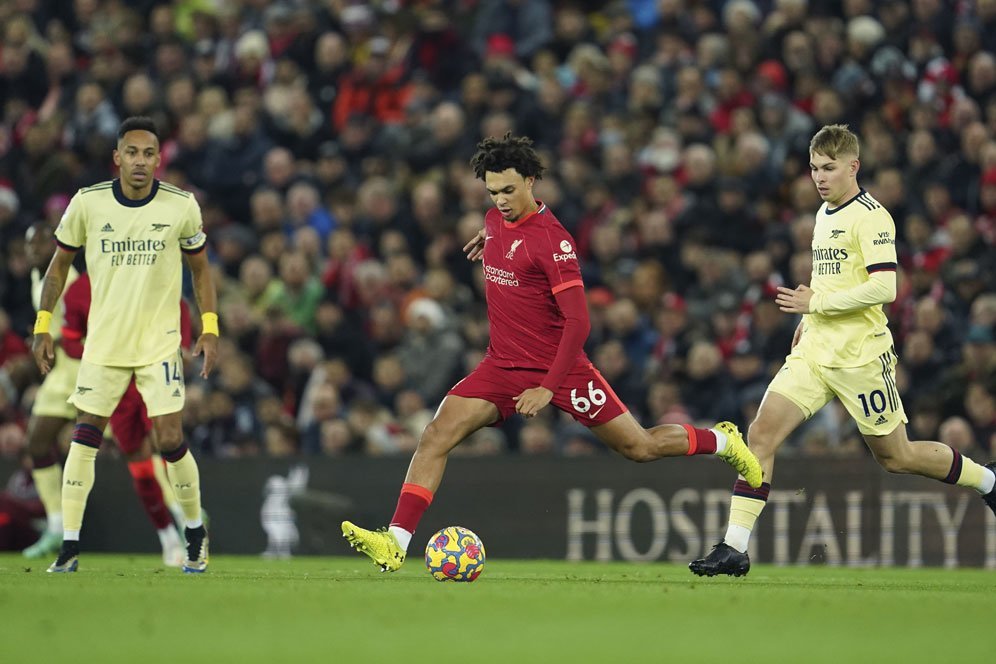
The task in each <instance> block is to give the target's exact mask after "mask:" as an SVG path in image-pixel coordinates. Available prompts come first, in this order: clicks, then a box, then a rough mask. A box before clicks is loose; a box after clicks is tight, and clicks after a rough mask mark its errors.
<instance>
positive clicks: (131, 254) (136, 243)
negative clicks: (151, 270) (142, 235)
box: [100, 237, 166, 266]
mask: <svg viewBox="0 0 996 664" xmlns="http://www.w3.org/2000/svg"><path fill="white" fill-rule="evenodd" d="M165 249H166V241H165V240H158V239H135V238H130V237H129V238H125V239H124V240H110V239H103V240H101V241H100V251H101V253H104V254H111V265H112V266H122V265H154V264H155V262H156V257H157V256H158V255H159V252H161V251H163V250H165Z"/></svg>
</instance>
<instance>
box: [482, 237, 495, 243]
mask: <svg viewBox="0 0 996 664" xmlns="http://www.w3.org/2000/svg"><path fill="white" fill-rule="evenodd" d="M493 237H494V235H485V236H484V241H485V242H487V241H488V240H490V239H491V238H493Z"/></svg>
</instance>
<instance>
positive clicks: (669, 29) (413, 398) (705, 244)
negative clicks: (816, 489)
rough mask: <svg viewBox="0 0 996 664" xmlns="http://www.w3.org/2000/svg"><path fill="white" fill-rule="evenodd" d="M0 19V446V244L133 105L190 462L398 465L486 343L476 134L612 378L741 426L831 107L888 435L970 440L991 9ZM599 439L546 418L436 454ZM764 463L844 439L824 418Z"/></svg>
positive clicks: (982, 328)
mask: <svg viewBox="0 0 996 664" xmlns="http://www.w3.org/2000/svg"><path fill="white" fill-rule="evenodd" d="M0 29H2V32H0V35H2V47H0V108H2V113H3V115H2V118H0V247H2V251H0V254H2V255H0V366H2V370H0V453H2V454H6V455H14V454H16V453H17V451H18V449H19V448H21V447H22V446H23V438H24V428H25V424H26V421H27V415H28V413H29V412H30V407H31V402H32V396H33V394H34V390H35V389H36V387H37V384H38V382H39V380H40V377H39V376H38V374H37V370H36V369H35V368H34V365H33V362H32V360H31V358H30V354H29V352H28V341H29V339H28V335H29V334H30V329H31V326H32V322H33V320H34V316H35V315H34V310H33V307H32V303H31V274H30V269H29V267H28V263H27V260H26V257H25V247H24V234H25V230H26V228H27V226H28V225H29V224H30V223H32V222H34V221H37V220H40V219H45V220H47V221H49V222H50V223H52V224H53V225H54V224H56V223H58V220H59V218H60V216H61V214H62V212H63V210H64V209H65V208H66V205H67V203H68V200H69V197H70V196H72V195H73V193H74V192H75V191H76V190H77V189H78V188H79V187H81V186H87V185H90V184H94V183H96V182H99V181H102V180H107V179H109V178H111V177H113V176H114V173H113V172H112V167H111V160H110V155H111V151H112V149H113V148H114V145H115V141H116V131H117V127H118V123H119V122H120V120H122V119H123V118H125V117H127V116H131V115H148V116H151V117H153V118H154V119H155V120H156V121H157V123H158V125H159V127H160V129H161V133H162V144H161V148H162V154H163V163H162V167H161V170H160V172H159V177H161V178H162V179H163V180H164V181H167V182H170V183H172V184H174V185H177V186H179V187H182V188H184V189H188V190H191V191H194V192H195V193H196V196H197V198H198V200H199V201H200V203H201V206H202V209H203V214H204V222H205V227H206V230H207V233H208V238H209V242H210V252H211V258H212V261H213V263H214V265H215V266H216V268H217V274H218V277H219V297H220V318H221V324H222V325H221V327H222V340H221V346H220V350H221V355H220V362H219V367H218V371H217V372H216V374H215V375H214V376H212V377H211V379H210V380H208V381H206V382H205V381H202V380H200V379H196V378H195V376H196V371H194V370H193V365H191V371H189V372H188V376H189V387H188V395H187V407H186V411H185V420H186V434H187V440H188V442H189V444H190V445H191V446H192V447H193V448H194V449H195V450H197V451H198V452H199V453H201V454H207V455H214V456H221V457H237V456H248V455H271V456H284V455H292V454H298V453H303V454H325V455H337V454H343V453H356V452H359V453H365V454H373V455H388V454H403V455H407V454H410V453H411V451H412V450H413V449H414V446H415V443H416V440H417V436H418V434H419V432H420V431H421V429H422V427H424V425H425V424H426V423H427V422H428V421H429V419H431V416H432V411H433V409H434V408H435V407H436V405H437V404H438V403H439V401H440V399H441V398H442V396H443V395H444V394H445V392H446V390H447V389H448V388H449V387H450V386H451V385H452V384H453V383H455V382H456V381H457V380H459V379H460V378H461V377H462V376H463V375H465V374H466V373H467V372H468V371H469V370H470V369H472V368H473V367H474V366H475V365H476V363H477V362H478V361H479V359H480V358H481V357H482V354H483V353H484V350H485V348H486V346H487V340H488V327H487V318H486V315H485V308H484V303H483V300H482V283H483V282H482V278H481V272H480V269H479V266H476V265H472V264H470V263H469V262H468V261H467V260H466V258H465V257H464V255H463V253H462V251H461V247H462V246H463V245H464V243H465V242H466V241H467V240H468V239H469V238H470V237H472V236H473V235H474V234H475V233H476V232H477V231H478V229H479V228H480V227H481V225H482V223H483V214H484V211H485V210H486V209H487V207H488V206H489V205H490V202H489V200H488V198H487V196H486V192H485V190H484V187H483V184H482V183H481V182H480V181H477V180H475V179H474V176H473V173H472V172H471V170H470V167H469V164H468V160H469V158H470V156H471V154H472V152H473V149H474V145H475V144H476V142H477V141H478V140H479V139H480V138H481V137H484V136H501V135H504V134H505V132H507V131H514V132H515V133H519V134H525V135H528V136H530V137H531V138H532V139H533V140H534V141H535V143H536V145H537V146H538V147H539V148H540V150H541V153H542V155H543V157H544V160H545V162H546V164H547V166H548V171H547V175H546V177H545V178H544V179H543V180H542V181H541V182H539V183H538V184H537V187H536V192H537V196H538V198H540V199H541V200H543V201H544V202H545V203H547V204H548V205H549V206H550V208H551V209H552V210H553V211H554V213H555V214H556V215H557V217H558V218H559V219H560V220H561V222H562V223H563V224H564V226H565V227H566V228H567V229H568V230H569V231H570V232H571V233H572V234H573V235H574V237H575V239H576V241H577V245H578V246H577V250H578V253H579V256H580V257H581V260H582V265H583V269H584V276H585V283H586V287H587V293H588V299H589V308H590V315H591V320H592V331H591V336H590V338H589V341H588V344H587V350H588V351H589V354H590V356H591V357H592V359H593V361H594V362H595V364H596V366H598V367H599V369H600V370H601V372H602V373H603V374H604V375H605V377H606V378H607V379H608V381H609V382H610V383H611V384H612V385H613V386H614V387H615V389H616V391H617V393H618V394H619V396H620V398H622V399H623V401H624V402H625V403H626V404H627V405H628V406H629V407H630V408H631V410H632V411H633V412H634V413H635V414H636V416H637V418H638V419H639V420H640V421H642V422H643V423H644V424H651V423H659V422H703V423H707V424H711V423H713V422H715V421H717V420H724V419H730V420H733V421H735V422H737V423H738V424H740V425H741V426H743V425H746V424H747V423H749V421H750V420H751V418H752V416H753V413H754V411H755V410H756V408H757V406H758V403H759V400H760V398H761V396H762V394H763V391H764V388H765V385H766V383H767V380H768V379H769V378H770V377H771V375H773V372H774V371H777V369H778V367H779V366H780V364H781V362H782V359H783V358H784V356H785V355H786V354H787V353H788V350H789V347H790V343H791V340H792V334H793V331H794V329H795V326H796V323H797V320H794V319H793V318H792V317H790V316H787V315H784V314H782V313H780V312H779V311H778V308H777V306H776V305H775V303H774V296H773V293H774V289H775V288H776V287H777V286H778V285H782V284H789V285H792V286H794V285H796V284H799V283H808V280H809V274H810V269H811V255H810V240H811V231H812V228H813V223H814V213H815V212H816V210H817V209H818V208H819V206H820V199H819V197H818V195H817V192H816V191H815V188H814V186H813V183H812V181H811V180H810V174H809V155H808V143H809V139H810V137H811V136H812V134H813V133H814V132H815V130H816V129H818V128H819V127H820V126H822V125H824V124H829V123H836V122H845V123H848V124H849V125H850V126H851V127H852V128H854V129H855V130H856V131H858V132H859V135H860V136H861V139H862V154H861V162H862V167H861V173H860V176H859V181H860V182H861V183H862V184H863V185H864V186H865V187H866V188H867V189H868V190H869V191H870V192H871V193H872V194H873V195H874V196H875V197H876V198H877V199H878V200H879V201H880V202H882V203H883V204H884V205H885V206H886V208H888V209H889V210H890V212H891V213H892V215H893V217H894V219H895V221H896V226H897V231H898V239H899V242H898V250H899V256H900V292H899V296H898V298H897V300H896V301H895V302H894V303H893V304H892V305H891V307H889V315H890V320H891V322H892V325H893V332H894V335H895V338H896V345H897V347H896V350H897V352H898V353H899V356H900V358H901V363H900V366H899V375H898V379H899V388H900V392H901V394H902V396H903V399H904V403H905V405H906V409H907V412H908V413H909V414H910V419H911V422H910V425H911V428H912V433H911V438H914V439H915V438H920V439H938V440H941V441H943V442H945V443H947V444H949V445H952V446H954V447H956V448H958V449H959V450H961V451H962V452H964V453H966V454H968V455H970V456H975V457H976V458H979V459H987V458H990V457H991V455H992V452H993V447H994V446H996V343H994V338H993V330H994V323H996V249H994V243H996V0H976V1H975V2H970V1H949V2H942V1H941V0H911V1H909V2H907V1H905V0H881V1H878V2H873V1H872V0H841V1H833V0H811V1H808V2H807V0H756V1H755V0H729V1H726V2H724V1H722V0H712V1H709V0H698V1H697V0H659V1H658V0H625V1H623V0H617V1H616V2H612V3H602V2H591V1H582V0H579V1H577V2H548V1H547V0H528V1H525V0H449V1H447V0H422V1H419V2H404V1H402V0H383V1H381V2H371V3H364V2H351V1H349V0H325V1H319V0H314V1H311V2H305V1H282V2H271V1H270V0H226V1H225V2H221V1H220V0H219V1H213V0H176V1H174V2H163V1H158V2H157V1H155V0H135V1H132V2H123V1H115V0H75V2H72V3H63V2H56V1H54V0H48V1H47V0H8V1H7V2H0ZM188 286H189V285H188ZM598 449H599V448H598V446H597V444H596V443H594V442H593V440H592V439H591V438H590V437H589V435H588V434H587V433H586V431H585V430H584V429H583V428H580V427H578V426H577V425H574V424H573V423H572V421H571V420H570V419H569V418H566V417H565V416H561V415H560V414H558V413H557V412H556V411H555V410H554V409H552V408H548V409H546V411H545V412H544V414H543V415H542V416H541V417H539V418H537V419H534V420H530V421H528V422H524V421H520V420H518V419H516V420H514V421H511V422H508V423H506V424H505V425H504V426H503V427H501V428H499V429H489V430H485V431H482V432H480V433H479V434H477V435H476V436H475V437H474V438H473V439H472V440H470V441H467V442H466V443H465V444H464V445H463V446H461V447H460V448H458V452H457V453H465V454H495V453H502V452H503V451H505V450H510V451H518V452H520V453H525V454H539V453H557V454H566V455H573V454H587V453H592V452H595V451H597V450H598ZM789 449H791V450H794V451H795V452H796V453H800V454H812V455H821V454H837V455H846V454H862V453H863V452H862V451H861V450H862V449H863V446H862V445H861V443H860V438H859V436H857V431H856V429H854V428H853V424H852V423H851V421H850V419H849V418H848V417H847V416H846V413H844V411H843V410H842V409H840V408H838V407H836V406H835V407H833V408H827V409H824V411H823V412H821V413H820V414H819V415H818V416H817V417H816V418H814V421H813V422H812V423H811V424H810V425H809V426H808V427H806V428H805V429H803V430H802V431H801V432H800V434H799V435H798V436H797V437H796V439H795V440H794V441H793V444H792V445H791V446H790V448H789Z"/></svg>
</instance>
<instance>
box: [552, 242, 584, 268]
mask: <svg viewBox="0 0 996 664" xmlns="http://www.w3.org/2000/svg"><path fill="white" fill-rule="evenodd" d="M560 250H561V251H562V252H563V253H561V254H556V253H555V254H554V255H553V262H554V263H563V262H566V261H572V260H573V261H576V260H577V259H578V255H577V253H575V251H574V247H572V246H571V243H570V242H568V241H567V240H564V241H562V242H561V243H560Z"/></svg>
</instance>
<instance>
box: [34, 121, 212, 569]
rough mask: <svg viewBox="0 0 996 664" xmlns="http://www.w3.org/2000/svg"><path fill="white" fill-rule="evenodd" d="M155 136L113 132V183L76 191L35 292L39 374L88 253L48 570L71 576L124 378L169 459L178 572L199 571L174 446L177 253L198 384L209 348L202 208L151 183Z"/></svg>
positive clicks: (188, 457)
mask: <svg viewBox="0 0 996 664" xmlns="http://www.w3.org/2000/svg"><path fill="white" fill-rule="evenodd" d="M159 161H160V154H159V136H158V133H157V130H156V125H155V123H154V122H153V121H152V120H150V119H149V118H141V117H132V118H128V119H127V120H125V121H124V122H123V123H121V126H120V128H119V130H118V143H117V149H115V150H114V163H115V165H117V166H118V167H119V169H120V173H121V177H120V179H117V180H112V181H110V182H103V183H100V184H97V185H94V186H92V187H87V188H84V189H81V190H80V191H79V192H77V193H76V195H75V196H73V199H72V200H71V201H70V203H69V207H68V208H67V210H66V213H65V215H64V216H63V218H62V221H61V222H60V223H59V227H58V228H57V229H56V231H55V237H56V242H57V243H58V245H59V251H57V252H56V253H55V256H54V257H53V258H52V262H51V263H50V264H49V267H48V271H47V272H46V273H45V281H44V285H43V287H42V294H41V302H40V309H39V311H38V318H37V320H36V321H35V336H34V341H33V344H32V352H33V353H34V356H35V361H36V362H37V363H38V368H39V369H40V370H41V372H42V374H46V373H48V371H49V369H50V368H51V362H52V358H53V346H52V336H51V334H49V326H50V324H51V316H52V314H51V313H50V312H51V311H52V310H53V308H54V307H55V305H56V303H57V302H58V299H59V296H60V294H61V293H62V290H63V286H64V284H65V280H66V274H67V272H68V270H69V266H70V264H71V263H72V261H73V256H74V255H75V253H76V251H78V250H79V249H80V248H81V247H83V246H86V262H87V268H88V270H89V274H90V286H91V297H92V300H91V305H90V313H89V317H88V337H87V343H86V345H85V347H84V350H83V358H82V361H81V363H80V369H79V374H78V376H77V378H76V389H75V391H74V392H73V394H72V396H71V397H70V399H69V400H70V402H71V403H72V404H73V405H74V406H76V408H77V410H78V411H79V415H78V417H77V420H76V427H75V429H74V430H73V439H72V444H71V445H70V448H69V455H68V457H67V458H66V465H65V469H64V471H63V482H62V519H63V540H62V549H61V551H60V552H59V556H58V558H57V559H56V561H55V562H54V563H52V565H51V566H50V567H49V569H48V571H49V572H73V571H76V568H77V565H78V560H77V556H78V554H79V537H80V529H81V528H82V525H83V513H84V511H85V509H86V501H87V497H88V496H89V494H90V490H91V488H92V487H93V482H94V459H95V458H96V456H97V450H98V449H99V448H100V443H101V440H102V438H103V432H104V428H105V427H106V426H107V421H108V418H109V417H110V415H111V413H113V412H114V408H115V406H117V404H118V401H119V400H120V399H121V395H122V394H124V392H125V390H126V388H127V387H128V384H129V383H130V382H131V379H132V377H133V376H134V378H135V383H136V386H137V387H138V391H139V392H140V393H141V395H142V399H143V401H145V405H146V407H147V408H148V415H149V418H150V419H151V420H152V425H153V429H154V431H155V434H156V438H157V440H158V443H159V448H160V451H161V453H162V456H163V458H164V459H165V460H166V462H167V473H168V475H169V479H170V483H171V484H172V486H173V489H174V492H175V493H176V498H177V501H178V502H179V503H180V506H181V508H182V509H183V513H184V517H185V520H186V529H185V535H186V540H187V555H186V560H185V561H184V563H183V571H184V572H188V573H196V572H203V571H205V570H206V569H207V565H208V546H207V541H208V540H207V532H206V530H205V528H204V524H203V522H202V520H201V500H200V476H199V473H198V470H197V463H196V462H195V461H194V458H193V455H192V454H191V453H190V452H189V450H188V449H187V446H186V445H185V444H184V443H183V430H182V426H181V425H182V410H183V402H184V393H185V388H184V382H183V365H182V360H181V356H180V308H179V307H178V306H177V303H178V302H179V301H180V284H181V280H182V261H181V256H182V255H186V258H187V264H188V265H189V267H190V271H191V274H192V275H193V281H194V294H195V296H196V297H197V303H198V305H199V306H200V310H201V318H202V321H203V333H202V334H201V336H200V338H198V340H197V343H196V345H195V347H194V354H195V355H198V354H200V353H202V352H203V353H204V367H203V369H202V370H201V375H202V376H205V377H206V376H207V375H208V374H209V373H210V371H211V369H212V368H213V366H214V362H215V357H216V355H217V349H218V315H217V313H216V311H217V302H216V300H217V296H216V293H215V288H214V283H213V281H212V279H211V271H210V267H209V264H208V260H207V257H206V256H205V253H204V251H203V250H204V247H205V243H206V237H205V235H204V231H203V227H202V222H201V211H200V207H199V206H198V204H197V201H196V200H194V197H193V195H192V194H190V192H186V191H183V190H181V189H177V188H176V187H173V186H171V185H169V184H166V183H165V182H160V181H159V180H157V179H155V177H154V174H155V172H156V169H157V168H158V166H159Z"/></svg>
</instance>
